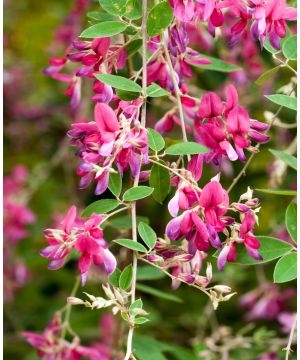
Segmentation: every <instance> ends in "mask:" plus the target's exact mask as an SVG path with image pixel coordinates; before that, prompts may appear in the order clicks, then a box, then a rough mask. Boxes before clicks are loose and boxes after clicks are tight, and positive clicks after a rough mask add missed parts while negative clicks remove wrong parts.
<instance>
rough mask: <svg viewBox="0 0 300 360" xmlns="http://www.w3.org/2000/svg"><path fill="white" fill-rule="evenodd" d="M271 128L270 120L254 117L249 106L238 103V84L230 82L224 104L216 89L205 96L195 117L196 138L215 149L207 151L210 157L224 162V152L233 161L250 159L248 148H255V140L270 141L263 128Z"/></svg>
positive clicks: (216, 161)
mask: <svg viewBox="0 0 300 360" xmlns="http://www.w3.org/2000/svg"><path fill="white" fill-rule="evenodd" d="M268 128H269V126H268V125H267V124H264V123H261V122H259V121H257V120H252V119H250V117H249V114H248V112H247V110H246V109H245V108H243V107H242V106H239V105H238V94H237V91H236V89H235V87H234V86H233V85H230V86H228V88H227V90H226V103H225V104H224V105H223V103H222V100H221V99H220V98H219V96H218V95H216V94H215V93H213V92H208V93H206V94H205V95H204V96H203V97H202V99H201V102H200V105H199V108H198V111H197V117H196V119H195V138H196V140H197V141H198V142H200V143H202V144H203V145H205V146H207V147H208V148H210V149H212V153H210V154H207V155H205V160H206V161H214V162H215V163H216V164H220V162H221V159H222V156H224V155H225V156H227V157H228V158H229V159H230V160H231V161H235V160H237V159H239V160H241V161H246V156H245V154H244V149H250V150H251V141H255V142H258V143H265V142H267V141H268V140H269V136H267V135H265V134H263V133H262V132H263V131H266V130H267V129H268ZM232 142H233V145H234V146H233V145H232Z"/></svg>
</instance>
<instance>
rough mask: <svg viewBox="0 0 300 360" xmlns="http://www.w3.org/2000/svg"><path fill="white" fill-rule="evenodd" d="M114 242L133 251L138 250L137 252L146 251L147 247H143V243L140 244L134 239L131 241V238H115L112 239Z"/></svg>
mask: <svg viewBox="0 0 300 360" xmlns="http://www.w3.org/2000/svg"><path fill="white" fill-rule="evenodd" d="M114 242H115V243H117V244H119V245H121V246H124V247H126V248H127V249H130V250H133V251H139V252H143V253H145V252H147V249H146V248H145V246H144V245H142V244H140V243H138V242H136V241H133V240H131V239H117V240H114Z"/></svg>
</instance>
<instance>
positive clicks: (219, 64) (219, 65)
mask: <svg viewBox="0 0 300 360" xmlns="http://www.w3.org/2000/svg"><path fill="white" fill-rule="evenodd" d="M201 58H205V59H208V60H210V61H211V64H190V65H192V66H196V67H197V68H201V69H203V70H212V71H219V72H226V73H227V72H233V71H239V70H242V68H241V67H239V66H237V65H233V64H229V63H227V62H225V61H222V60H219V59H216V58H214V57H212V56H208V55H203V56H201Z"/></svg>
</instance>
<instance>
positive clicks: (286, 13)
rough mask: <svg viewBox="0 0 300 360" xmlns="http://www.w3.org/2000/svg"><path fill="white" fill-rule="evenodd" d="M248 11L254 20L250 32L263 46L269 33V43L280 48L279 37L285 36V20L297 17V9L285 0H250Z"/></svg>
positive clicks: (292, 19)
mask: <svg viewBox="0 0 300 360" xmlns="http://www.w3.org/2000/svg"><path fill="white" fill-rule="evenodd" d="M249 5H250V8H251V10H250V13H252V14H253V17H254V22H253V24H252V26H251V33H252V35H253V37H254V38H255V39H259V41H260V43H261V46H263V44H264V42H265V40H266V38H267V36H268V35H269V39H270V43H271V45H272V46H273V47H274V48H275V49H278V50H279V49H280V42H279V40H280V38H284V37H285V36H286V20H289V21H294V20H296V19H297V10H296V9H295V8H293V7H288V6H286V1H285V0H270V1H267V2H266V1H263V0H251V1H249Z"/></svg>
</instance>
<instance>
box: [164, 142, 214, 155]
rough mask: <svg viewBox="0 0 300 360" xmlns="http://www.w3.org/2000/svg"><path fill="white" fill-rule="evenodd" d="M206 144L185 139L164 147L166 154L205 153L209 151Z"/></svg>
mask: <svg viewBox="0 0 300 360" xmlns="http://www.w3.org/2000/svg"><path fill="white" fill-rule="evenodd" d="M210 151H211V150H210V149H208V148H207V147H206V146H203V145H201V144H198V143H196V142H193V141H187V142H183V143H178V144H174V145H171V146H169V147H168V148H167V149H166V154H167V155H194V154H205V153H208V152H210Z"/></svg>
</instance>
